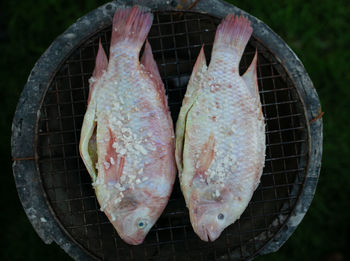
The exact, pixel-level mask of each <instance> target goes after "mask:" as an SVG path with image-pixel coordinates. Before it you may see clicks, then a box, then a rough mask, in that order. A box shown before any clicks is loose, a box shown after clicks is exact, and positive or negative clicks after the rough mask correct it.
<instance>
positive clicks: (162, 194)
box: [79, 6, 176, 245]
mask: <svg viewBox="0 0 350 261" xmlns="http://www.w3.org/2000/svg"><path fill="white" fill-rule="evenodd" d="M152 21H153V15H152V14H151V13H149V12H147V11H145V10H143V9H141V7H138V6H134V7H132V8H121V9H119V10H117V11H116V12H115V14H114V17H113V25H112V35H111V44H110V55H109V59H108V58H107V55H106V53H105V51H104V49H103V46H102V44H101V41H100V42H99V48H98V52H97V56H96V61H95V68H94V71H93V74H92V77H91V78H90V80H89V83H90V85H89V88H90V89H89V97H88V105H87V110H86V113H85V116H84V120H83V124H82V129H81V137H80V144H79V149H80V155H81V158H82V160H83V162H84V164H85V166H86V168H87V171H88V172H89V174H90V176H91V178H92V185H93V188H94V190H95V194H96V197H97V200H98V202H99V204H100V207H101V211H104V213H105V214H106V216H107V217H108V219H109V221H110V222H111V223H112V225H113V226H114V228H115V229H116V231H117V233H118V235H119V236H120V237H121V238H122V239H123V240H124V241H125V242H126V243H128V244H132V245H138V244H141V243H142V242H143V241H144V239H145V237H146V235H147V233H148V232H149V231H150V229H151V228H152V226H153V225H154V224H155V222H156V221H157V219H158V218H159V216H160V215H161V214H162V212H163V210H164V208H165V206H166V204H167V202H168V200H169V197H170V194H171V192H172V188H173V184H174V181H175V178H176V164H175V136H174V129H173V123H172V119H171V116H170V112H169V109H168V102H167V97H166V95H165V90H164V85H163V83H162V80H161V77H160V74H159V71H158V67H157V64H156V62H155V60H154V57H153V54H152V49H151V45H150V43H149V42H148V41H147V40H146V37H147V35H148V32H149V30H150V27H151V25H152ZM144 43H145V44H144ZM143 45H144V51H143V54H142V57H141V60H140V59H139V54H140V51H141V48H142V46H143Z"/></svg>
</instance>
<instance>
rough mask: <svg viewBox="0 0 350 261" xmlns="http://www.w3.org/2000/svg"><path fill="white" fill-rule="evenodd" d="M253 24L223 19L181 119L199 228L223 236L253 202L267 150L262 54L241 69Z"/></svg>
mask: <svg viewBox="0 0 350 261" xmlns="http://www.w3.org/2000/svg"><path fill="white" fill-rule="evenodd" d="M251 33H252V28H251V27H250V24H249V21H248V20H247V19H245V18H243V17H239V18H238V17H235V16H234V15H228V16H227V17H226V18H225V19H224V20H223V22H222V23H221V24H220V25H219V26H218V29H217V32H216V36H215V42H214V46H213V51H212V58H211V62H210V65H209V66H208V67H207V69H206V70H204V71H202V70H201V69H200V68H206V65H205V56H204V51H203V47H202V49H201V52H200V54H199V56H198V58H197V61H196V64H195V66H194V69H193V72H192V75H191V78H190V81H189V84H188V86H187V90H186V94H187V93H188V94H189V95H187V97H186V96H185V99H184V101H183V104H182V107H181V110H180V114H179V117H178V121H177V125H176V153H175V155H176V162H177V166H178V169H179V172H180V173H179V178H180V185H181V190H182V192H183V194H184V197H185V201H186V205H187V207H188V209H189V213H190V219H191V224H192V227H193V229H194V231H195V232H196V233H197V234H198V236H199V237H200V238H201V239H202V240H204V241H209V240H210V241H213V240H215V239H217V238H218V237H219V236H220V234H221V232H222V231H223V230H224V229H225V228H226V227H227V226H229V225H230V224H232V223H234V222H235V221H236V220H237V219H238V218H239V217H240V215H241V214H242V213H243V211H244V209H245V208H246V207H247V205H248V203H249V201H250V199H251V197H252V195H253V192H254V190H255V189H256V187H257V184H258V183H259V180H260V176H261V174H262V169H263V165H264V158H265V130H264V128H265V125H264V118H263V115H262V110H261V103H260V98H259V95H258V85H257V78H256V61H257V56H256V55H255V57H254V59H253V61H252V64H251V65H250V66H249V68H248V70H247V72H246V73H245V74H244V75H243V76H240V75H239V73H238V65H239V61H240V59H241V57H242V54H243V51H244V48H245V46H246V44H247V42H248V40H249V38H250V36H251Z"/></svg>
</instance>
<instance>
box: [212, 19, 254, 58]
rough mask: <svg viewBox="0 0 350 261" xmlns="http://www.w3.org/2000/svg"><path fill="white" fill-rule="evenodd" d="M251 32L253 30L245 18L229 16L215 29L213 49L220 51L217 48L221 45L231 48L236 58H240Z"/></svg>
mask: <svg viewBox="0 0 350 261" xmlns="http://www.w3.org/2000/svg"><path fill="white" fill-rule="evenodd" d="M252 32H253V28H252V27H251V26H250V22H249V20H248V19H247V18H245V17H243V16H240V17H238V16H235V15H234V14H229V15H227V16H226V18H225V19H224V20H223V21H222V22H221V23H220V24H219V26H218V28H217V29H216V35H215V40H214V46H213V49H214V50H215V49H216V48H220V49H221V47H219V46H222V45H223V46H225V47H232V48H233V49H234V50H235V51H236V53H237V55H238V57H241V56H242V54H243V51H244V48H245V47H246V45H247V43H248V41H249V38H250V36H251V35H252Z"/></svg>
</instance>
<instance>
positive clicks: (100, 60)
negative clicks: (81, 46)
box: [88, 39, 108, 103]
mask: <svg viewBox="0 0 350 261" xmlns="http://www.w3.org/2000/svg"><path fill="white" fill-rule="evenodd" d="M107 66H108V59H107V55H106V53H105V51H104V49H103V46H102V44H101V39H100V40H99V43H98V51H97V56H96V61H95V68H94V71H93V72H92V78H91V79H90V85H89V97H88V103H89V102H90V99H91V95H92V92H93V90H94V87H95V84H96V81H97V80H98V79H99V78H101V76H102V74H103V72H104V71H106V70H107Z"/></svg>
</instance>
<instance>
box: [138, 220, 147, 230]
mask: <svg viewBox="0 0 350 261" xmlns="http://www.w3.org/2000/svg"><path fill="white" fill-rule="evenodd" d="M137 226H138V228H141V229H142V228H145V227H146V226H147V222H146V221H143V220H140V221H139V222H138V223H137Z"/></svg>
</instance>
